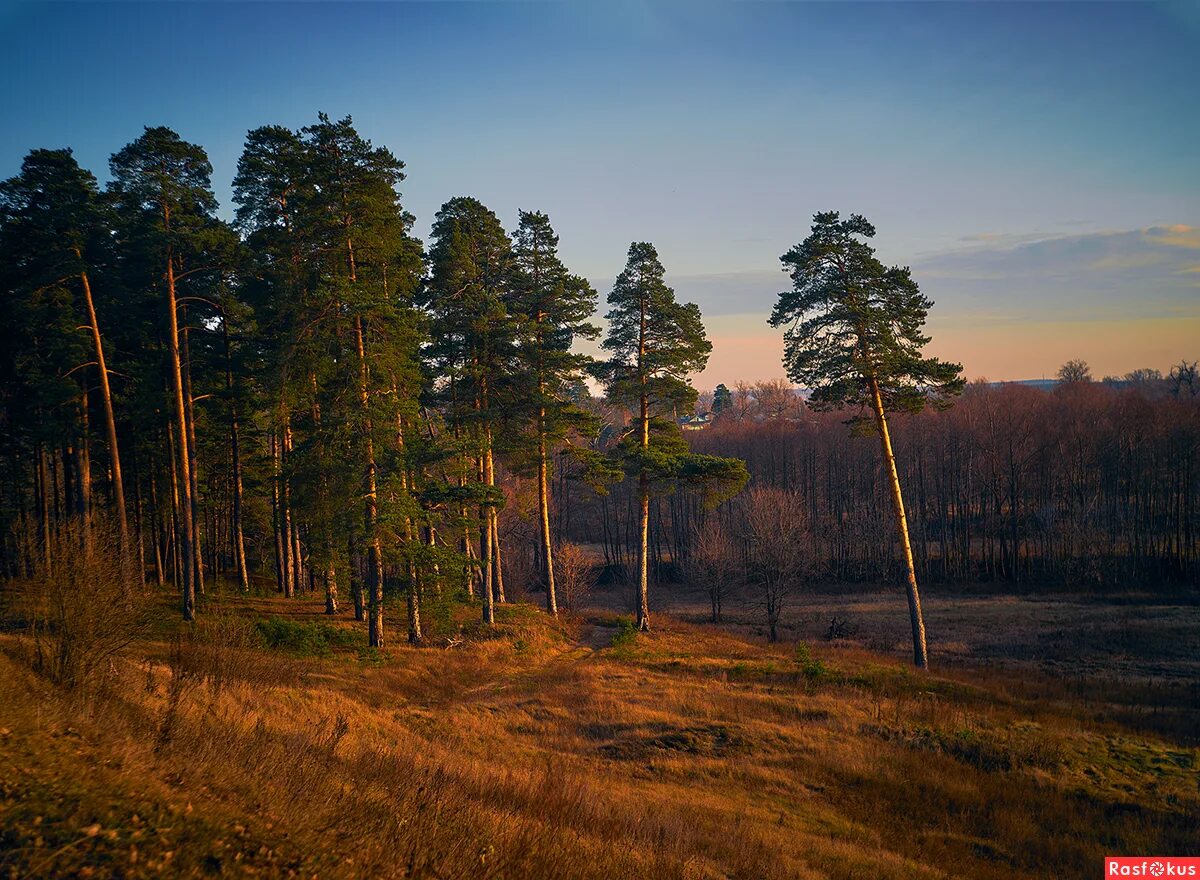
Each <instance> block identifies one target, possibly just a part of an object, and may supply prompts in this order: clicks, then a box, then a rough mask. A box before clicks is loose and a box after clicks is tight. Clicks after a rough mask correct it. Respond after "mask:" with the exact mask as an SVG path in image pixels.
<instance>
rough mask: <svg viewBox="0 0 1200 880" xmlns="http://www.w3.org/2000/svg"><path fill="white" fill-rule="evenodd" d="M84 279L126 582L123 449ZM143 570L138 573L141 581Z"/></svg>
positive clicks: (128, 559) (89, 287)
mask: <svg viewBox="0 0 1200 880" xmlns="http://www.w3.org/2000/svg"><path fill="white" fill-rule="evenodd" d="M75 256H76V257H77V258H79V259H81V260H82V259H83V254H82V253H81V252H80V250H79V248H78V247H77V248H75ZM79 277H80V280H81V281H82V282H83V301H84V304H85V305H86V306H87V313H88V327H89V329H90V330H91V332H92V345H93V347H94V348H95V349H96V367H97V369H98V370H99V373H100V399H101V401H102V404H103V407H104V428H105V431H106V432H107V433H108V456H109V461H110V462H111V464H112V493H113V506H114V507H115V508H116V509H117V537H118V540H119V541H120V548H119V549H120V553H121V574H122V576H123V577H124V579H125V582H126V585H128V584H129V583H131V578H132V576H133V574H134V572H133V570H132V569H133V556H132V552H131V549H130V547H131V542H130V539H129V516H128V513H127V512H126V509H125V483H124V480H123V479H122V476H121V453H120V450H119V449H118V444H117V421H116V418H115V417H114V416H113V404H112V390H111V389H110V388H109V384H108V366H107V364H106V362H105V360H104V345H103V343H102V342H101V337H100V323H99V321H98V320H97V318H96V305H95V301H94V300H93V299H92V285H91V281H90V279H89V278H88V273H87V272H80V273H79ZM141 580H142V575H141V573H138V575H137V581H138V583H139V584H140V583H141Z"/></svg>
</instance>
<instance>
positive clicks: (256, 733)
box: [0, 599, 1200, 880]
mask: <svg viewBox="0 0 1200 880" xmlns="http://www.w3.org/2000/svg"><path fill="white" fill-rule="evenodd" d="M310 606H311V607H310ZM320 610H321V607H320V603H319V602H317V601H313V602H311V603H306V602H304V601H299V602H290V603H288V602H284V601H282V600H273V599H255V600H246V601H245V602H244V603H242V602H241V601H240V600H239V602H238V604H233V605H226V606H221V607H216V608H210V609H208V613H207V614H205V615H204V616H202V619H201V621H200V622H199V623H198V624H197V625H196V626H195V627H186V628H185V627H182V626H180V627H179V628H178V629H176V628H174V627H172V628H171V630H170V631H169V632H168V631H163V632H161V633H159V634H158V635H156V636H155V637H154V638H152V639H146V640H143V641H140V642H138V643H136V644H135V645H133V646H132V647H131V648H130V649H128V650H126V651H125V652H124V653H123V654H121V655H120V657H119V659H118V660H117V661H116V662H115V664H114V668H115V672H114V674H113V675H111V676H109V677H107V678H106V679H105V680H104V682H103V683H102V686H101V685H98V686H97V688H96V690H95V692H94V693H93V695H92V696H93V698H92V699H90V700H87V701H84V702H81V701H80V700H78V699H67V698H66V697H65V696H64V694H65V692H64V691H63V690H61V689H60V688H59V687H58V686H56V685H54V684H52V683H51V682H50V681H48V680H47V679H46V678H45V677H43V676H40V675H38V674H36V673H34V672H33V671H32V670H31V669H30V667H29V665H28V662H27V657H28V653H27V644H26V642H27V637H26V636H24V635H19V634H9V635H6V636H3V637H2V638H0V681H3V682H5V686H4V689H5V699H4V700H3V701H0V780H2V781H0V869H3V870H2V871H0V874H3V873H7V874H8V875H9V876H13V877H21V878H26V877H65V876H72V877H74V876H94V877H158V876H163V875H171V876H197V877H199V876H209V875H216V874H221V873H224V874H226V875H234V876H266V877H285V876H303V877H314V876H320V877H347V878H350V877H367V876H371V877H420V878H468V877H469V878H476V877H480V878H487V877H494V878H501V877H504V878H509V877H511V878H551V877H553V878H592V877H595V878H600V877H604V878H611V877H646V878H746V880H758V878H767V880H769V878H793V877H844V878H852V877H871V878H876V877H883V878H910V877H929V878H934V877H973V878H989V877H996V878H999V877H1005V878H1008V877H1012V876H1023V877H1046V876H1060V877H1076V876H1077V877H1086V876H1098V872H1099V870H1100V866H1101V865H1102V863H1103V862H1102V860H1103V856H1104V855H1106V854H1115V853H1130V854H1132V853H1151V852H1154V853H1184V852H1188V851H1190V850H1194V849H1195V845H1196V844H1195V828H1196V822H1197V819H1198V818H1200V792H1198V791H1197V782H1196V779H1197V774H1196V768H1197V759H1198V757H1200V755H1198V753H1197V750H1196V749H1195V748H1192V747H1189V746H1187V745H1185V744H1184V743H1183V742H1182V741H1181V740H1180V739H1179V738H1173V737H1172V736H1170V735H1167V734H1164V735H1149V734H1144V733H1137V732H1135V731H1134V730H1132V729H1131V728H1129V727H1127V726H1125V725H1124V724H1123V723H1122V721H1121V719H1119V718H1112V717H1105V716H1103V715H1102V713H1098V712H1097V711H1096V709H1095V707H1094V706H1091V705H1090V704H1088V703H1086V702H1085V701H1080V700H1077V699H1076V698H1075V697H1074V696H1073V694H1072V693H1071V689H1070V688H1069V687H1066V686H1063V685H1062V684H1061V683H1056V682H1055V681H1054V680H1052V679H1043V678H1037V679H1031V678H1029V677H1028V676H1025V675H1023V674H1018V673H1014V672H1011V671H1004V670H1001V671H994V672H990V673H980V672H978V671H967V670H960V671H958V672H955V671H953V670H952V671H950V672H949V673H947V674H940V673H939V674H937V675H935V676H931V677H923V676H918V675H915V674H912V673H910V672H908V671H907V670H906V669H905V668H904V667H903V666H900V665H899V664H897V663H895V662H892V661H890V660H887V659H883V658H881V657H880V656H879V655H877V654H872V653H870V652H867V651H865V650H862V649H858V648H837V649H832V648H830V649H827V648H826V647H825V646H820V647H816V648H815V649H814V650H813V651H811V652H807V653H806V652H803V651H801V652H797V651H796V650H795V647H794V646H790V645H778V646H767V645H765V644H763V643H762V642H761V641H756V640H752V639H749V638H746V637H742V636H739V635H736V634H733V633H730V632H729V631H723V630H719V629H716V628H710V627H703V626H696V625H690V624H685V623H682V622H679V621H678V620H673V619H670V618H667V617H665V616H659V617H657V618H656V620H655V623H656V626H657V630H656V631H655V633H653V634H651V635H638V636H636V637H633V638H625V637H620V636H619V634H620V632H621V631H620V630H619V629H615V628H612V625H613V624H615V623H616V622H617V621H616V620H615V619H613V618H611V617H609V618H596V619H594V620H592V621H577V622H575V623H570V624H568V623H555V622H552V621H549V620H548V619H547V618H546V617H545V615H543V614H542V613H541V612H540V611H538V610H536V609H535V608H533V607H531V606H507V607H502V608H501V609H500V613H501V624H500V626H499V627H498V632H497V633H496V634H493V635H487V634H483V633H481V632H479V631H478V630H476V629H473V628H471V627H469V626H467V627H465V629H464V633H465V638H464V640H463V641H462V642H461V643H459V644H457V646H456V647H453V648H425V649H414V648H409V647H407V646H395V647H389V648H386V649H385V650H384V651H382V652H380V653H379V654H377V655H372V654H369V653H365V652H363V651H361V650H360V649H359V648H358V646H357V643H356V641H355V638H357V633H356V632H355V631H352V630H353V625H352V624H351V623H349V622H348V621H345V620H342V621H340V622H337V623H335V624H334V626H335V627H337V628H339V629H341V630H346V631H347V635H346V637H345V638H344V639H343V638H341V637H337V638H332V639H330V640H328V642H327V644H329V645H330V648H329V650H328V651H324V652H323V653H325V654H326V655H327V656H298V655H297V653H296V652H294V651H289V650H285V649H280V648H276V649H267V648H264V647H262V640H261V638H260V637H259V636H258V635H256V630H255V626H254V624H255V622H256V621H258V620H262V619H266V618H270V617H272V616H276V617H279V618H282V619H284V620H286V621H291V622H292V623H295V624H297V625H300V626H304V625H307V624H310V623H313V622H316V621H319V620H320V618H321V615H320ZM162 612H163V614H164V615H165V614H169V613H170V612H169V609H168V608H167V607H165V606H164V608H163V609H162ZM467 614H473V612H471V611H469V610H467V611H466V612H464V614H463V616H462V621H463V622H464V623H465V621H466V615H467ZM614 635H618V638H617V639H616V642H617V644H616V645H615V646H613V641H614V639H613V636H614ZM1130 687H1132V685H1130ZM1043 689H1044V693H1043ZM1126 698H1127V699H1128V700H1131V701H1136V699H1137V697H1136V695H1133V694H1128V695H1126Z"/></svg>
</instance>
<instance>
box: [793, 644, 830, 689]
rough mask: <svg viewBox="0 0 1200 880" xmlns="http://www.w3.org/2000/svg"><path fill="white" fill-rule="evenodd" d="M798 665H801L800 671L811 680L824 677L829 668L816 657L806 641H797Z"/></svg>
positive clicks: (796, 657) (796, 659) (796, 658)
mask: <svg viewBox="0 0 1200 880" xmlns="http://www.w3.org/2000/svg"><path fill="white" fill-rule="evenodd" d="M795 661H796V665H797V666H799V667H800V672H801V673H802V674H803V675H804V677H805V678H807V679H808V680H809V681H816V680H817V679H818V678H823V677H824V676H825V675H826V674H827V673H828V671H829V670H827V669H826V668H825V664H824V663H823V662H821V661H820V660H818V659H816V658H815V657H813V655H812V651H811V650H809V647H808V645H806V644H805V643H804V642H797V643H796V656H795Z"/></svg>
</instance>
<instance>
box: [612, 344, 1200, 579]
mask: <svg viewBox="0 0 1200 880" xmlns="http://www.w3.org/2000/svg"><path fill="white" fill-rule="evenodd" d="M1172 377H1173V380H1165V379H1164V380H1159V379H1157V378H1155V379H1154V380H1153V381H1144V382H1137V381H1131V382H1128V383H1125V384H1124V385H1123V386H1122V387H1115V386H1114V385H1112V384H1111V383H1110V384H1101V383H1097V382H1090V381H1087V380H1086V379H1081V380H1076V381H1067V382H1063V383H1061V384H1059V385H1058V386H1057V387H1056V388H1055V389H1054V390H1052V391H1046V390H1042V389H1039V388H1033V387H1029V386H1026V385H1019V384H1004V385H987V384H983V383H975V384H973V385H971V386H969V387H968V388H967V390H966V392H965V393H964V394H963V395H962V396H961V398H959V399H958V400H957V401H956V403H955V405H954V406H953V407H951V408H949V409H946V410H944V411H937V410H927V411H924V412H922V413H921V414H919V415H917V416H903V415H896V416H894V417H893V429H892V430H893V439H894V442H895V445H896V457H897V460H898V463H899V467H900V471H901V479H902V481H903V483H904V486H905V491H906V505H905V506H906V507H907V509H908V514H909V524H910V530H911V532H912V542H913V551H914V554H915V557H916V562H917V566H918V568H919V570H920V572H921V573H922V575H923V577H925V578H928V579H929V580H931V581H937V582H942V583H956V584H970V583H977V582H1006V583H1013V584H1027V585H1030V586H1031V587H1033V586H1038V587H1043V586H1044V587H1047V588H1054V587H1070V588H1084V589H1092V588H1095V589H1113V588H1124V587H1156V586H1160V585H1168V584H1191V585H1195V584H1197V583H1200V396H1197V395H1196V392H1197V391H1200V386H1198V385H1196V384H1195V383H1194V382H1193V381H1189V377H1191V378H1194V368H1193V369H1192V371H1191V372H1189V365H1187V364H1184V365H1182V369H1181V370H1177V371H1175V372H1173V374H1172ZM1180 379H1182V381H1180ZM739 391H740V393H735V394H733V395H732V396H731V400H730V401H729V403H728V408H727V409H726V410H725V411H724V412H723V413H721V414H720V415H718V416H717V417H716V419H715V421H714V423H713V424H712V425H711V426H710V427H708V428H706V429H704V430H701V431H695V432H689V434H688V436H689V440H690V442H691V444H692V446H693V448H694V449H696V450H698V451H702V452H708V453H715V454H720V455H731V456H737V457H738V458H740V459H743V460H744V461H745V462H746V464H747V467H748V468H749V470H750V473H751V475H752V482H751V486H769V487H775V488H779V489H782V490H785V491H788V492H794V493H797V494H798V495H799V496H800V497H801V499H802V502H803V505H804V507H805V508H806V509H807V511H808V515H807V522H808V528H807V531H806V534H807V540H811V541H812V542H814V546H815V547H816V548H818V555H819V556H820V561H821V564H822V568H823V570H824V574H825V576H827V577H829V578H832V579H834V580H838V581H888V582H890V581H892V580H893V579H894V576H895V573H896V566H897V562H896V558H895V550H894V543H895V542H894V540H893V534H892V529H891V526H890V511H889V509H888V504H887V498H886V495H885V492H886V485H885V482H884V477H883V475H882V474H881V465H880V462H879V456H878V451H877V448H876V443H875V440H874V439H873V438H871V437H867V436H854V435H853V434H848V431H847V427H846V425H845V421H846V419H847V418H848V417H849V415H850V414H848V413H846V412H826V413H817V412H812V411H811V410H808V409H807V408H805V407H804V406H803V405H802V404H801V403H800V402H799V401H796V400H789V396H788V395H785V394H783V393H781V389H780V388H779V387H777V383H762V384H761V385H760V387H758V388H757V389H755V388H751V387H749V386H741V388H740V389H739ZM760 398H761V403H760V402H759V400H760ZM739 503H741V501H740V500H735V501H733V502H730V504H731V505H736V504H739ZM660 504H661V505H662V508H663V510H662V513H663V518H662V519H661V520H656V522H661V523H662V524H663V537H664V540H665V542H666V546H665V547H664V549H663V557H662V558H663V559H668V558H676V557H678V558H681V559H682V558H686V556H687V554H688V553H689V551H690V549H691V543H690V541H691V536H693V535H694V534H696V528H695V524H696V522H698V521H700V520H703V519H705V518H706V517H708V516H711V515H712V514H705V513H704V512H703V511H702V510H699V509H697V508H695V507H694V506H690V505H688V504H687V501H686V498H685V497H678V498H671V499H664V500H663V501H661V502H660ZM609 506H610V507H611V502H609ZM727 509H728V505H727V506H726V508H723V509H722V511H718V514H717V515H718V516H720V515H727V514H726V513H725V512H726V510H727ZM616 519H617V520H618V521H619V520H620V517H619V516H618V517H617V518H616ZM677 519H678V520H679V522H676V520H677ZM621 528H622V527H621V526H620V525H619V524H618V525H612V524H609V525H605V526H604V527H603V528H602V529H601V531H602V532H603V533H605V534H607V533H609V532H612V531H616V532H620V530H621Z"/></svg>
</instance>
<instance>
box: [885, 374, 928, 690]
mask: <svg viewBox="0 0 1200 880" xmlns="http://www.w3.org/2000/svg"><path fill="white" fill-rule="evenodd" d="M871 400H872V404H873V408H874V410H875V426H876V427H877V428H878V430H879V442H880V444H881V445H882V447H883V461H884V465H885V466H886V467H887V475H888V482H889V484H890V486H889V488H890V489H891V493H892V506H893V507H894V508H895V512H896V531H897V533H898V536H899V538H900V549H901V551H902V553H903V555H904V572H905V577H906V579H907V587H908V616H909V620H910V622H911V624H912V637H913V663H915V664H916V666H917V668H919V669H927V668H928V667H929V652H928V650H927V648H926V645H925V618H924V617H923V616H922V614H921V594H920V592H919V591H918V590H917V570H916V567H915V566H914V564H913V555H912V545H911V544H910V543H909V540H908V517H907V516H906V515H905V513H904V496H903V495H902V494H901V492H900V475H899V474H898V473H897V471H896V456H895V455H894V454H893V453H892V438H891V435H890V434H889V433H888V423H887V415H886V414H885V413H884V411H883V396H882V395H881V394H880V393H879V382H878V381H876V380H875V379H874V378H872V379H871Z"/></svg>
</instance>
